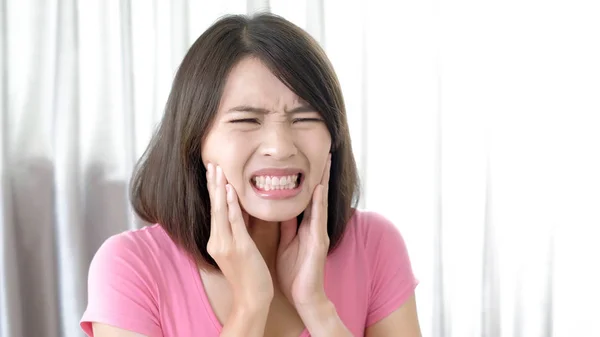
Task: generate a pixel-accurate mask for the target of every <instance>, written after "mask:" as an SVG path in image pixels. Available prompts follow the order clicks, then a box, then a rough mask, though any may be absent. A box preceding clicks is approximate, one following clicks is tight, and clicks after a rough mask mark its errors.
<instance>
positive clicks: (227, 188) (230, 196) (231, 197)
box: [225, 184, 233, 202]
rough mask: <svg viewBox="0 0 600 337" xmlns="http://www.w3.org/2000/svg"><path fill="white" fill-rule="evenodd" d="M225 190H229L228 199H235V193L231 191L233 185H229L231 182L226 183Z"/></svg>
mask: <svg viewBox="0 0 600 337" xmlns="http://www.w3.org/2000/svg"><path fill="white" fill-rule="evenodd" d="M225 190H226V191H227V201H229V202H232V201H233V193H231V185H229V184H227V185H225Z"/></svg>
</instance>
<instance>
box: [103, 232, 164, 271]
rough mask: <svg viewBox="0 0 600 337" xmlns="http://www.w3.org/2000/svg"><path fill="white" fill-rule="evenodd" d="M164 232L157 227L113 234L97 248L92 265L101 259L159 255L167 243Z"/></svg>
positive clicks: (140, 257)
mask: <svg viewBox="0 0 600 337" xmlns="http://www.w3.org/2000/svg"><path fill="white" fill-rule="evenodd" d="M167 238H168V236H167V234H166V232H165V231H164V230H163V229H162V227H160V226H159V225H153V226H148V227H143V228H141V229H135V230H128V231H125V232H122V233H119V234H115V235H113V236H111V237H109V238H108V239H106V240H105V241H104V243H103V244H102V245H101V246H100V248H98V251H97V252H96V255H95V256H94V259H93V260H92V263H94V261H97V260H102V259H103V258H110V257H120V258H127V259H132V258H135V259H141V260H147V259H152V258H153V257H154V256H157V255H158V256H159V255H161V254H160V253H161V251H163V250H165V248H167V247H166V244H167V243H168V241H167V240H166V239H167Z"/></svg>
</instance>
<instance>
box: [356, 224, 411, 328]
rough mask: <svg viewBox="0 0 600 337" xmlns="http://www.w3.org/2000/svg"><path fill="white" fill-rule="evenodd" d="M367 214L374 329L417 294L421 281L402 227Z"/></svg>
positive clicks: (370, 322) (370, 320)
mask: <svg viewBox="0 0 600 337" xmlns="http://www.w3.org/2000/svg"><path fill="white" fill-rule="evenodd" d="M367 214H368V215H367V218H366V219H365V221H366V222H367V223H365V224H364V225H365V227H366V229H365V230H366V243H365V245H366V252H367V254H368V256H367V258H368V259H369V261H370V273H371V275H370V276H371V289H370V296H369V310H368V313H367V320H366V325H367V326H371V325H373V324H375V323H377V322H378V321H380V320H381V319H383V318H385V317H387V316H388V315H390V314H391V313H393V312H394V311H396V310H397V309H398V308H400V307H401V306H402V305H403V304H404V303H405V302H406V301H407V300H408V299H409V298H410V297H411V296H412V295H413V294H414V291H415V288H416V286H417V284H418V281H417V279H416V278H415V276H414V274H413V270H412V266H411V263H410V258H409V255H408V250H407V248H406V244H405V242H404V239H403V238H402V235H400V232H399V231H398V228H396V226H394V224H392V223H391V222H390V221H389V220H388V219H386V218H385V217H383V216H381V215H379V214H377V213H372V212H369V213H367Z"/></svg>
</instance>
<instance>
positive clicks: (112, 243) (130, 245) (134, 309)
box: [81, 225, 174, 336]
mask: <svg viewBox="0 0 600 337" xmlns="http://www.w3.org/2000/svg"><path fill="white" fill-rule="evenodd" d="M172 246H174V243H172V241H170V240H169V237H168V235H167V233H166V232H165V231H164V230H163V229H162V227H160V226H159V225H154V226H148V227H144V228H142V229H138V230H130V231H126V232H122V233H120V234H116V235H113V236H111V237H109V238H108V239H106V241H104V243H103V244H102V245H101V246H100V248H99V249H98V251H97V252H96V254H95V255H94V258H93V259H92V262H91V264H90V268H89V273H88V305H87V309H86V311H85V313H84V315H83V317H82V320H81V327H82V328H83V330H84V331H85V332H86V333H87V334H88V335H90V336H91V335H92V323H93V322H97V323H103V324H108V325H111V326H114V327H118V328H120V329H125V330H129V331H136V332H138V333H142V334H143V335H147V336H159V335H160V328H159V326H158V325H157V324H156V322H157V321H158V317H159V299H160V289H161V284H160V282H159V280H160V279H161V277H162V275H164V274H166V273H164V270H163V268H164V266H165V265H169V263H168V259H169V258H170V257H169V256H170V255H173V254H170V253H169V252H168V251H169V250H170V249H172V248H171V247H172Z"/></svg>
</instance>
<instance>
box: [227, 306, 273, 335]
mask: <svg viewBox="0 0 600 337" xmlns="http://www.w3.org/2000/svg"><path fill="white" fill-rule="evenodd" d="M268 315H269V307H268V306H266V307H264V306H263V307H254V308H249V307H244V308H242V307H240V308H234V309H233V310H232V311H231V313H230V314H229V317H228V318H227V322H226V323H225V325H224V326H223V330H222V331H221V337H238V336H248V337H262V336H263V334H264V333H265V325H266V323H267V317H268Z"/></svg>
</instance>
